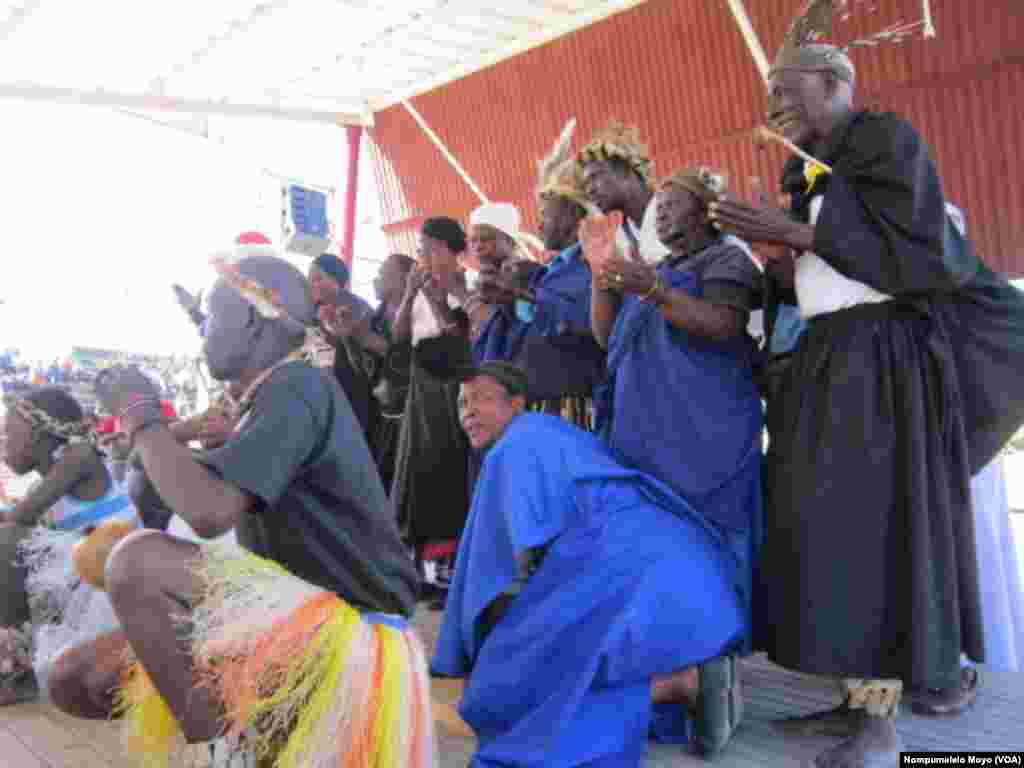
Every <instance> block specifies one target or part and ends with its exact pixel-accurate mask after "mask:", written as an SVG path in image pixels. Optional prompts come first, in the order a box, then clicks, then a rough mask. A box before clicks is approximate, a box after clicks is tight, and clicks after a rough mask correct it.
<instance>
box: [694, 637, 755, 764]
mask: <svg viewBox="0 0 1024 768" xmlns="http://www.w3.org/2000/svg"><path fill="white" fill-rule="evenodd" d="M694 720H695V725H696V745H697V752H699V753H700V754H701V755H703V756H704V757H705V758H709V759H710V758H715V757H717V756H718V755H719V753H721V751H722V750H723V749H725V746H726V745H727V744H728V743H729V740H730V739H731V738H732V735H733V732H734V731H735V730H736V728H737V726H739V724H740V722H741V721H742V720H743V692H742V690H740V675H739V660H738V659H737V658H736V657H735V656H720V657H719V658H717V659H713V660H711V661H708V662H705V663H704V664H702V665H701V666H700V693H699V694H698V697H697V712H696V716H695V718H694Z"/></svg>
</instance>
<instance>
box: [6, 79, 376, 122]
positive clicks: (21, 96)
mask: <svg viewBox="0 0 1024 768" xmlns="http://www.w3.org/2000/svg"><path fill="white" fill-rule="evenodd" d="M0 99H17V100H20V101H45V102H50V103H57V104H79V105H87V106H94V107H122V108H125V109H144V110H156V111H162V112H190V113H192V114H197V115H219V116H221V117H272V118H278V119H281V120H293V121H296V122H306V123H326V124H330V125H363V126H371V125H373V115H372V114H370V113H369V112H366V113H363V114H356V113H346V112H330V111H325V110H314V109H301V108H298V107H295V108H290V107H281V106H276V105H273V104H252V103H249V104H245V103H235V102H230V101H227V100H221V101H214V100H203V99H179V98H172V97H168V96H162V95H156V94H150V93H118V92H116V91H103V90H96V91H87V90H82V89H79V88H62V87H59V86H49V85H36V84H25V83H0Z"/></svg>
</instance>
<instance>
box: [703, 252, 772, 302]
mask: <svg viewBox="0 0 1024 768" xmlns="http://www.w3.org/2000/svg"><path fill="white" fill-rule="evenodd" d="M701 283H702V286H703V287H702V294H703V298H704V299H706V300H707V301H709V302H711V303H712V304H724V305H726V306H729V307H733V308H734V309H738V310H740V311H742V312H750V311H752V310H755V309H758V308H759V307H760V306H761V271H760V270H759V269H758V268H757V267H755V266H754V263H753V262H752V261H751V260H750V257H749V256H748V255H747V254H746V252H744V251H743V250H742V249H741V248H736V247H730V248H727V249H725V250H724V251H723V252H722V254H721V255H720V256H719V257H718V258H716V259H715V260H714V261H712V262H711V263H710V264H708V265H707V266H706V267H705V268H704V270H703V273H702V275H701Z"/></svg>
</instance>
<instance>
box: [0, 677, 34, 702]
mask: <svg viewBox="0 0 1024 768" xmlns="http://www.w3.org/2000/svg"><path fill="white" fill-rule="evenodd" d="M38 698H39V685H38V684H37V683H36V676H35V674H33V673H32V672H29V673H28V674H27V675H23V676H22V677H20V678H18V679H17V680H11V681H9V682H7V683H5V684H4V685H2V686H0V707H10V706H13V705H15V704H25V703H27V702H29V701H35V700H36V699H38Z"/></svg>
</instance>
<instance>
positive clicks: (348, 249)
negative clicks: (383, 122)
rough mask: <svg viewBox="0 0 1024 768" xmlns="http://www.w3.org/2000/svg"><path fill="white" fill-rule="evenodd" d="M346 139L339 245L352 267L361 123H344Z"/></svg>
mask: <svg viewBox="0 0 1024 768" xmlns="http://www.w3.org/2000/svg"><path fill="white" fill-rule="evenodd" d="M345 136H346V138H347V140H348V184H347V186H346V187H345V240H344V241H343V242H342V246H341V258H342V259H343V260H344V261H345V263H346V264H348V266H349V269H351V268H352V256H353V249H354V248H355V242H356V198H357V197H358V191H359V144H360V142H361V141H362V138H363V127H362V126H361V125H346V126H345Z"/></svg>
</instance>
